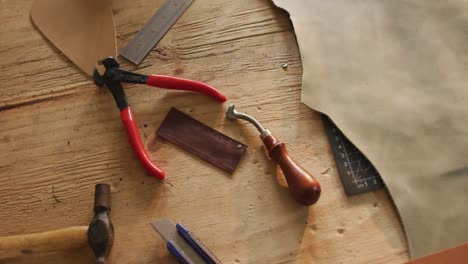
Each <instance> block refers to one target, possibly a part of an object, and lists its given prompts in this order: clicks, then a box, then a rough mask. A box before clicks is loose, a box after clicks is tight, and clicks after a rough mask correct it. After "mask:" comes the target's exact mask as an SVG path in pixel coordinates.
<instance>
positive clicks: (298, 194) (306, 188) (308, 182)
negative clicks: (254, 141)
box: [262, 135, 321, 205]
mask: <svg viewBox="0 0 468 264" xmlns="http://www.w3.org/2000/svg"><path fill="white" fill-rule="evenodd" d="M262 140H263V144H264V145H265V147H266V149H267V151H268V155H269V156H270V158H271V159H272V160H274V161H275V162H276V163H277V164H278V165H279V166H280V168H281V170H282V171H283V174H284V177H285V178H286V181H287V182H288V188H289V191H290V193H291V195H292V196H293V197H294V199H296V200H297V201H298V202H299V203H300V204H303V205H312V204H314V203H316V202H317V201H318V199H319V198H320V192H321V188H320V183H319V182H318V181H317V180H316V179H315V177H314V176H312V174H310V173H309V172H308V171H306V170H305V169H304V168H302V167H301V166H300V165H299V164H297V163H296V162H295V161H294V160H293V159H291V157H289V155H288V151H287V150H286V145H285V144H284V143H281V142H279V141H278V140H277V139H276V138H275V137H274V136H273V135H267V136H265V137H263V138H262Z"/></svg>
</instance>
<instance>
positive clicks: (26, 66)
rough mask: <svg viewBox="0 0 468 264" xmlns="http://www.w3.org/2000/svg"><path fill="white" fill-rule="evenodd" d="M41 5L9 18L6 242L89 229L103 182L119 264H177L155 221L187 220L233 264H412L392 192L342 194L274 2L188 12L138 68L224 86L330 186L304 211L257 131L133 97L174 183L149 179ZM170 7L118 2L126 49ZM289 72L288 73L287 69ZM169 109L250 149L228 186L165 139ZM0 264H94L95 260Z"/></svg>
mask: <svg viewBox="0 0 468 264" xmlns="http://www.w3.org/2000/svg"><path fill="white" fill-rule="evenodd" d="M31 2H32V1H31V0H23V1H14V0H3V1H2V2H1V9H0V25H1V27H0V58H1V60H0V70H1V73H0V124H1V125H0V150H1V151H0V200H1V201H2V202H1V203H0V223H1V224H0V236H3V235H14V234H23V233H32V232H39V231H46V230H51V229H55V228H62V227H67V226H72V225H87V224H88V223H89V221H90V219H91V216H92V206H93V192H94V185H95V184H96V183H98V182H105V183H109V184H111V186H112V205H113V209H112V219H113V222H114V225H115V232H116V234H115V243H114V247H113V250H112V253H111V259H112V260H113V263H135V264H142V263H176V262H175V260H174V258H173V257H172V256H171V255H169V253H168V251H167V250H166V248H165V245H164V243H163V240H162V239H161V238H160V237H159V236H158V235H157V234H156V233H155V232H154V231H153V230H152V228H151V227H150V225H149V223H150V221H152V220H155V219H158V218H170V219H172V220H174V221H180V222H182V223H183V224H184V225H186V226H187V227H188V228H189V229H191V230H192V231H193V232H194V233H195V234H197V235H198V236H199V237H200V238H201V240H202V241H203V242H204V243H205V244H206V245H207V246H208V247H209V248H210V249H211V250H212V251H213V252H214V253H215V254H216V255H217V256H218V257H219V258H220V259H221V260H222V262H223V263H234V264H237V263H346V264H349V263H404V262H405V261H407V259H408V255H407V247H406V242H405V238H404V234H403V231H402V228H401V226H400V223H399V220H398V217H397V214H396V211H395V209H394V208H393V205H392V203H391V200H390V198H389V196H388V195H387V193H386V192H385V191H384V190H381V191H377V192H374V193H368V194H363V195H359V196H355V197H347V196H346V195H345V194H344V192H343V188H342V186H341V183H340V180H339V178H338V175H337V170H336V168H335V164H334V160H333V158H332V155H331V152H330V149H329V145H328V143H327V139H326V136H325V133H324V130H323V127H322V123H321V120H320V118H319V115H318V114H317V113H316V112H314V111H312V110H311V109H309V108H307V107H306V106H305V105H303V104H302V103H300V91H301V73H302V68H301V60H300V54H299V50H298V47H297V44H296V40H295V36H294V32H293V29H292V26H291V23H290V21H289V19H288V14H287V13H286V12H284V11H282V10H279V9H277V8H275V6H274V5H273V4H272V3H271V2H270V1H268V0H241V1H239V0H238V1H222V0H216V1H208V0H205V1H202V0H198V1H195V2H194V3H193V5H192V6H191V7H190V8H189V10H188V11H187V12H186V13H185V14H184V16H183V17H182V18H181V19H180V20H179V21H178V23H177V24H176V25H175V26H174V27H173V28H172V29H171V31H170V32H169V33H168V34H167V35H166V37H165V38H164V39H163V40H162V41H161V42H160V43H159V44H158V46H157V47H156V48H155V49H154V50H153V51H152V52H151V53H150V55H149V56H148V57H147V58H146V59H145V60H144V62H143V64H142V65H140V67H138V68H135V67H134V66H132V65H130V64H129V63H127V62H124V60H122V59H121V61H122V62H123V65H122V67H123V68H127V69H135V70H136V71H138V72H142V73H143V72H144V73H160V74H169V75H179V76H183V77H186V78H192V79H198V80H201V81H204V82H207V83H209V84H211V85H213V86H215V87H218V88H219V89H220V90H221V91H222V92H224V93H225V94H226V95H227V97H228V98H229V99H230V102H231V103H235V104H236V105H237V107H238V108H239V110H242V111H245V112H247V113H250V114H252V115H254V116H255V117H256V118H257V119H259V120H260V121H262V122H263V124H264V125H265V126H266V127H268V128H269V129H270V130H271V131H272V132H274V134H276V135H277V136H278V137H279V138H281V139H282V140H283V141H284V142H287V143H288V147H289V150H290V153H291V155H292V156H293V157H294V158H295V159H296V160H297V161H299V162H301V163H302V164H303V166H304V167H305V168H307V169H308V170H310V171H311V172H312V173H314V174H315V175H316V176H317V178H318V179H319V180H320V181H321V184H322V190H323V191H322V197H321V200H320V201H319V203H318V204H317V205H315V206H312V207H310V208H307V207H302V206H298V205H297V204H296V203H295V202H294V200H293V199H292V198H290V196H289V194H288V192H287V189H285V188H284V187H281V186H280V185H279V184H278V182H277V180H276V179H275V178H276V177H275V175H276V172H275V167H274V165H273V164H272V163H271V162H270V161H269V160H267V158H266V157H265V154H264V151H263V149H262V146H261V142H260V141H259V139H258V133H257V132H256V131H255V129H254V127H253V126H251V125H250V124H248V123H246V122H232V121H229V120H226V119H225V118H224V109H225V108H226V107H227V104H224V105H219V104H217V103H214V102H213V101H212V100H211V99H209V98H206V97H204V96H199V95H195V94H191V93H184V92H167V91H165V90H158V89H154V88H149V87H147V86H141V85H127V86H126V92H127V96H128V98H129V102H130V104H131V105H132V106H133V109H134V112H135V115H136V118H137V122H138V125H139V129H140V132H141V136H142V139H143V141H144V143H145V145H146V147H147V149H148V150H149V153H150V155H151V157H152V159H153V160H154V161H155V162H156V163H157V164H159V165H160V166H161V167H162V168H164V169H165V171H166V172H167V176H168V180H167V182H160V181H158V180H155V179H154V178H151V177H150V176H148V175H147V173H146V172H145V171H144V170H143V169H142V168H141V166H140V165H139V163H138V161H137V160H136V158H135V157H134V154H133V152H132V150H131V147H130V145H129V143H128V141H127V139H126V136H125V132H124V130H123V127H122V124H121V121H120V118H119V113H118V109H117V108H116V107H115V105H114V101H113V99H112V96H111V95H110V93H109V92H107V91H105V90H100V89H98V88H96V86H95V85H94V84H93V82H92V81H91V80H90V79H88V78H87V77H86V76H84V75H83V74H82V73H81V72H80V71H79V70H78V69H77V68H75V67H74V66H73V65H72V64H71V63H70V61H69V60H68V59H67V58H66V57H65V56H64V55H63V54H60V52H59V51H58V50H57V49H55V48H54V47H52V46H51V45H50V43H48V41H46V40H45V39H44V38H43V37H42V36H41V34H40V33H39V32H38V31H37V30H36V29H35V28H34V27H33V26H32V23H31V21H30V18H29V11H30V6H31ZM162 3H163V1H162V0H158V1H147V0H132V1H125V0H114V1H113V9H114V14H115V22H116V26H117V34H118V44H119V47H122V46H123V45H124V44H125V43H126V42H127V41H129V40H130V39H131V38H132V37H133V36H134V34H135V33H136V32H137V31H138V30H139V29H140V28H141V27H142V25H143V24H144V23H145V22H146V21H147V20H148V19H149V18H150V17H151V15H152V14H153V13H154V11H155V10H156V9H157V8H158V7H159V6H161V5H162ZM283 64H287V65H288V66H287V68H286V69H283V68H282V65H283ZM171 106H175V107H177V108H178V109H180V110H182V111H184V112H186V113H188V114H190V115H191V116H193V117H194V118H196V119H198V120H200V121H202V122H204V123H206V124H208V125H209V126H211V127H214V128H215V129H217V130H219V131H222V132H223V133H225V134H227V135H229V136H231V137H233V138H235V139H238V140H240V141H242V142H244V143H246V144H248V145H249V148H248V151H247V153H246V155H245V156H244V157H243V159H242V161H241V163H240V165H239V167H238V169H237V171H236V172H235V173H234V174H233V175H228V174H226V173H225V172H223V171H221V170H219V169H217V168H215V167H213V166H211V165H209V164H208V163H206V162H204V161H202V160H200V159H199V158H197V157H195V156H193V155H191V154H189V153H187V152H186V151H183V150H182V149H180V148H178V147H176V146H174V145H173V144H170V143H169V142H165V141H164V140H162V139H160V138H157V137H156V136H155V131H156V130H157V128H158V126H159V124H160V123H161V121H162V119H163V118H164V117H165V115H166V113H167V112H168V110H169V109H170V107H171ZM0 263H93V257H92V254H91V252H90V250H89V249H87V248H85V249H82V250H77V251H75V252H67V253H62V254H57V255H48V256H43V257H35V258H31V257H27V256H26V257H25V258H23V259H22V260H18V261H7V262H1V261H0Z"/></svg>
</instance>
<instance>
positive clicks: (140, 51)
mask: <svg viewBox="0 0 468 264" xmlns="http://www.w3.org/2000/svg"><path fill="white" fill-rule="evenodd" d="M192 1H193V0H167V1H166V2H165V3H164V4H163V5H162V6H161V7H160V8H159V10H157V11H156V13H155V14H154V15H153V16H152V17H151V18H150V19H149V21H148V22H147V23H146V24H145V25H144V26H143V28H142V29H141V30H140V31H139V32H138V33H137V34H135V36H134V37H133V39H132V40H130V42H129V43H128V44H127V45H126V46H125V47H124V48H122V49H121V50H120V52H119V54H120V55H121V56H123V57H124V58H126V59H128V60H129V61H131V62H133V63H134V64H139V63H140V62H141V61H142V60H143V59H144V58H145V57H146V55H148V53H149V52H150V51H151V50H152V49H153V47H154V46H155V45H156V44H157V43H158V42H159V41H160V40H161V39H162V38H163V37H164V35H165V34H166V33H167V32H168V31H169V29H170V28H171V27H172V26H173V25H174V24H175V23H176V22H177V20H178V19H179V18H180V17H181V16H182V14H183V13H184V12H185V10H186V9H187V8H188V7H189V6H190V5H191V4H192Z"/></svg>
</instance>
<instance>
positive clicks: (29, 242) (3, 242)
mask: <svg viewBox="0 0 468 264" xmlns="http://www.w3.org/2000/svg"><path fill="white" fill-rule="evenodd" d="M87 231H88V226H74V227H68V228H63V229H58V230H53V231H47V232H42V233H34V234H27V235H15V236H7V237H0V259H7V258H15V257H19V256H25V255H31V254H37V253H46V252H55V251H65V250H69V249H75V248H80V247H84V246H86V245H87V243H88V238H87V236H86V232H87Z"/></svg>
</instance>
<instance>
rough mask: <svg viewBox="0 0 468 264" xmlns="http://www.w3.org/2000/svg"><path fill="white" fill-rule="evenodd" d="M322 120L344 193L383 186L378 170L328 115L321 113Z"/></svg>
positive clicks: (365, 190) (367, 190)
mask: <svg viewBox="0 0 468 264" xmlns="http://www.w3.org/2000/svg"><path fill="white" fill-rule="evenodd" d="M322 120H323V125H324V126H325V131H326V132H327V136H328V140H329V141H330V146H331V149H332V151H333V156H334V157H335V161H336V167H337V168H338V173H339V175H340V178H341V182H342V183H343V187H344V189H345V192H346V194H347V195H355V194H360V193H365V192H370V191H374V190H377V189H380V188H382V187H384V186H385V185H384V183H383V181H382V178H381V177H380V174H379V172H378V171H377V170H376V169H375V167H374V165H372V163H371V162H370V161H369V160H368V159H367V158H366V156H364V154H363V153H362V152H361V151H360V150H359V149H358V148H356V146H354V145H353V143H351V141H349V140H348V139H347V138H346V136H345V135H344V134H343V133H341V131H340V130H339V129H338V127H337V126H336V125H335V123H333V121H332V120H331V119H330V118H329V117H328V116H326V115H324V114H322Z"/></svg>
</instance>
